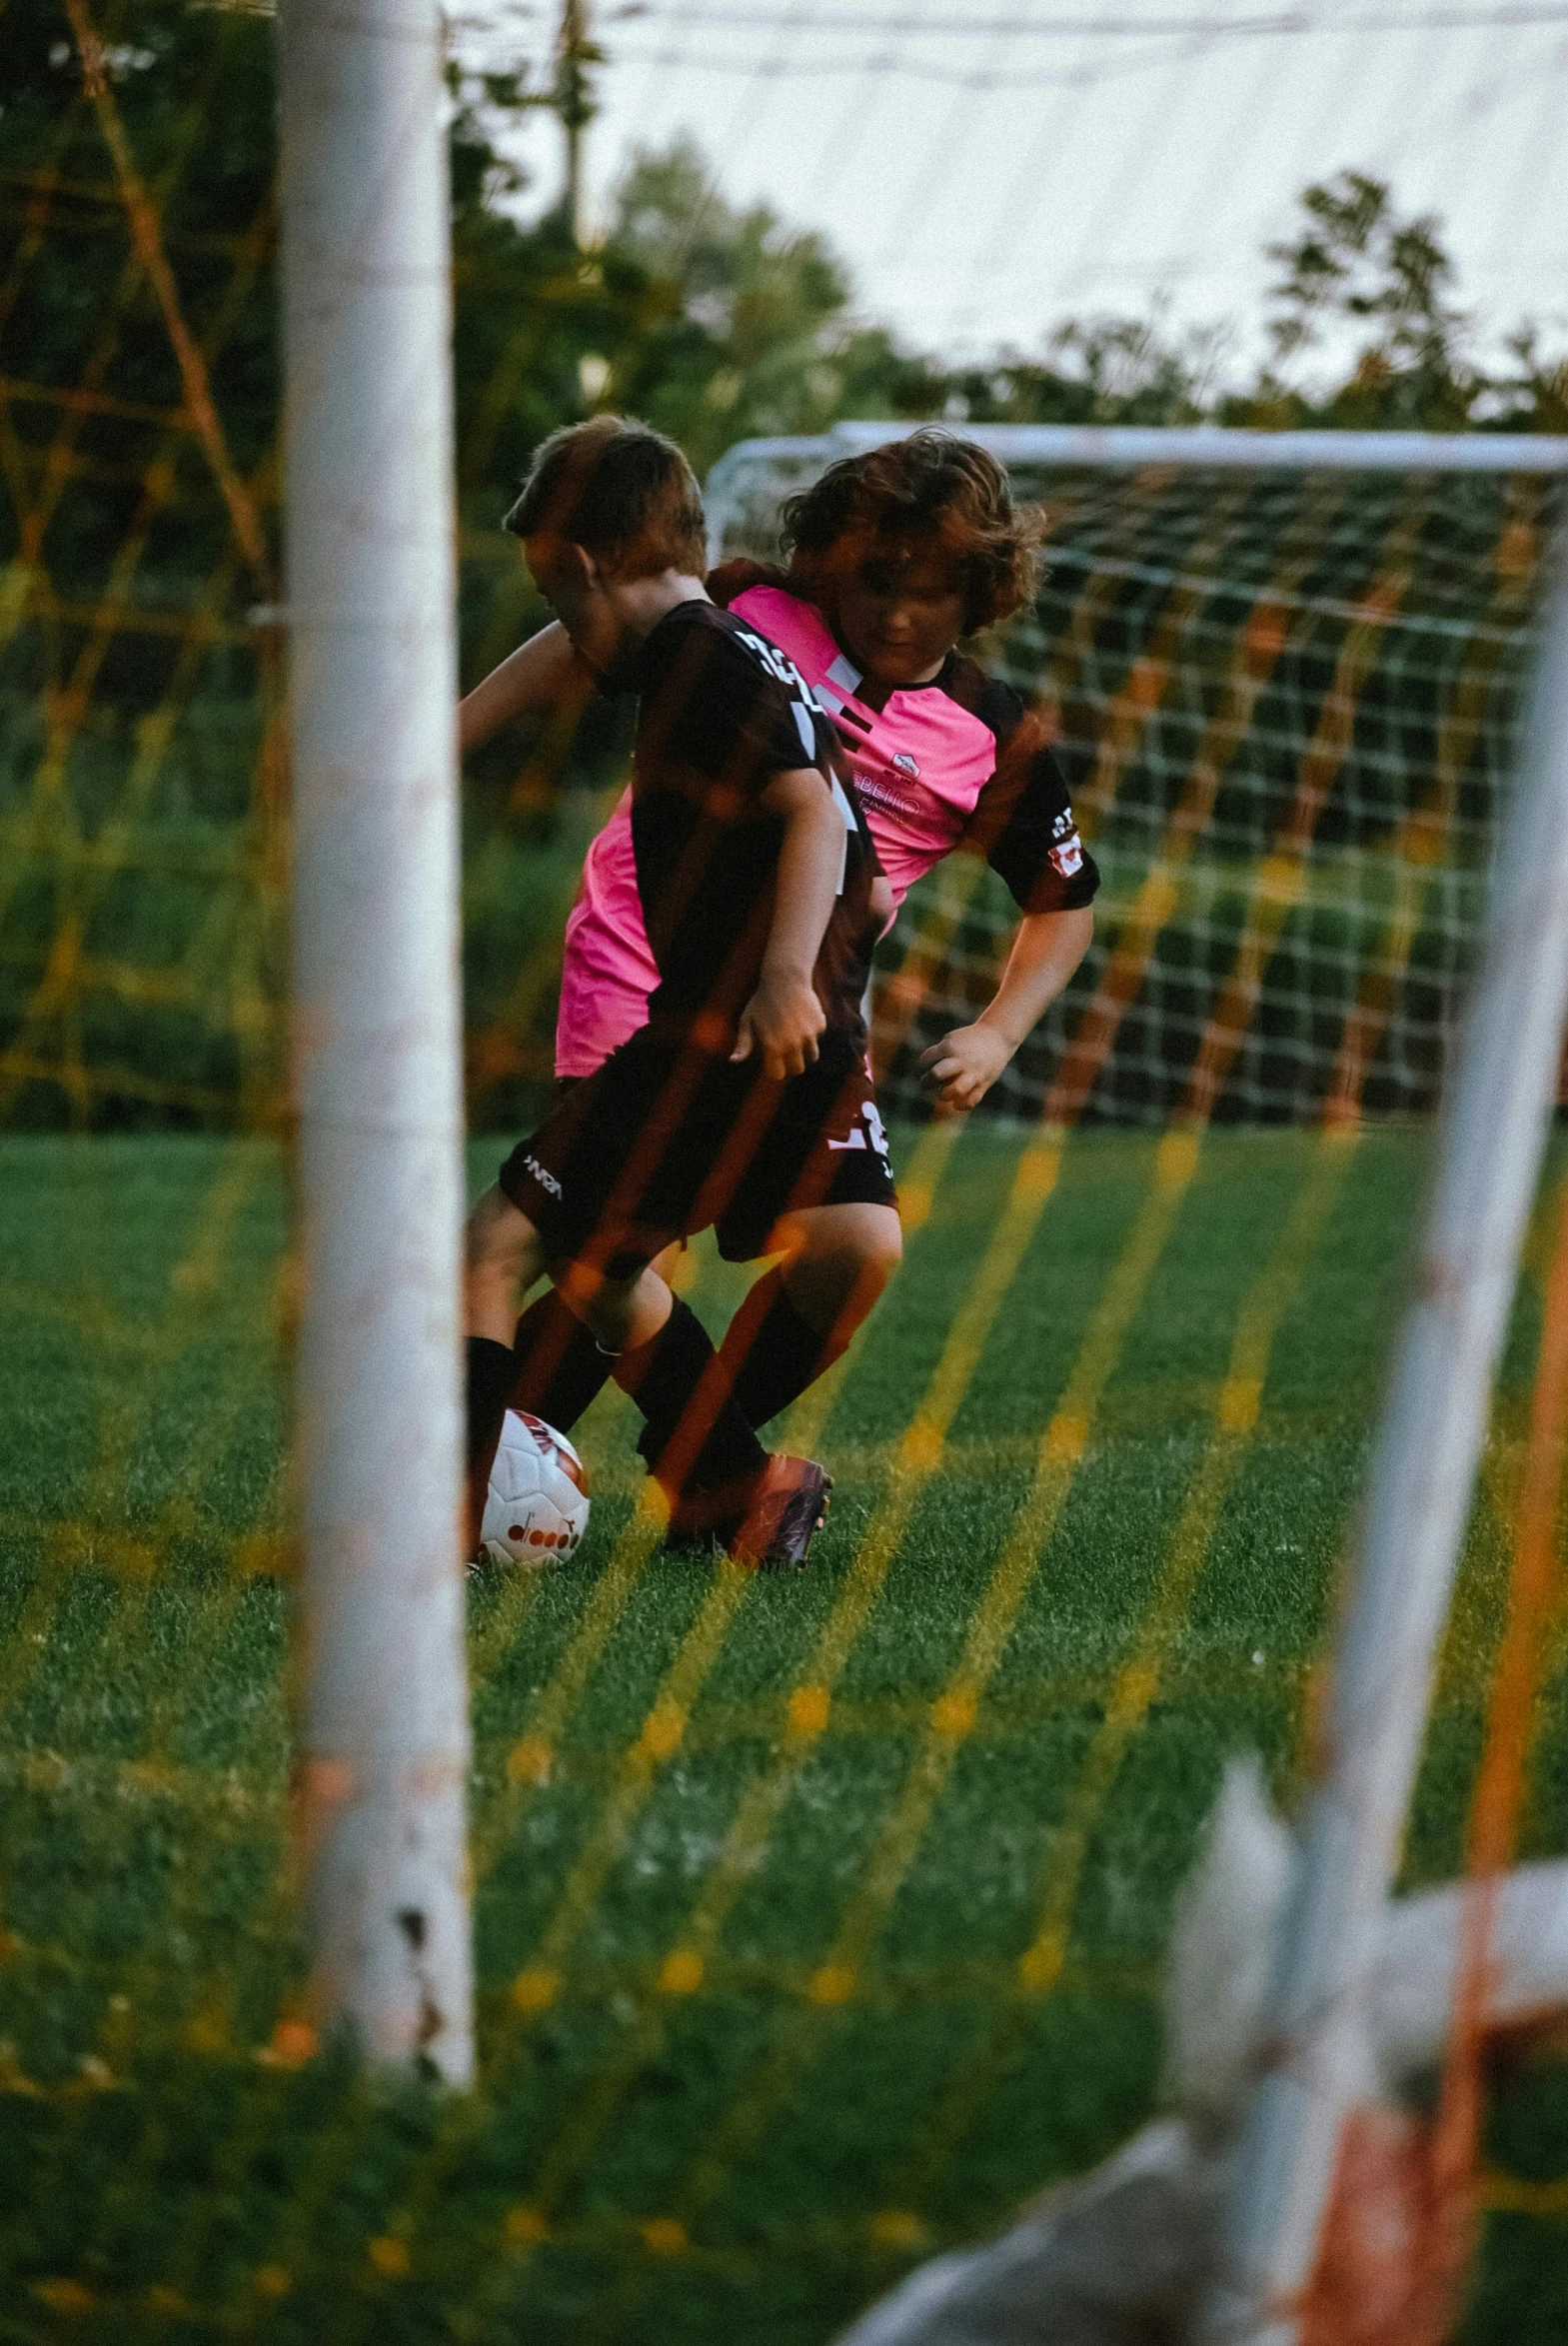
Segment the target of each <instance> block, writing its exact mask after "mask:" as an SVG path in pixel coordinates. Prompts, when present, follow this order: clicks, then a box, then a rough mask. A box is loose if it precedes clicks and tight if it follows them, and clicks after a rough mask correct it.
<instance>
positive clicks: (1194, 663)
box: [709, 425, 1564, 1124]
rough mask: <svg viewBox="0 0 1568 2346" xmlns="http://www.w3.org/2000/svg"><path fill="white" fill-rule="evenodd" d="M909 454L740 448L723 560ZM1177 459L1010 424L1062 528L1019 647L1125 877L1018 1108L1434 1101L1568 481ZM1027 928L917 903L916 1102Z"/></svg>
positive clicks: (1006, 637)
mask: <svg viewBox="0 0 1568 2346" xmlns="http://www.w3.org/2000/svg"><path fill="white" fill-rule="evenodd" d="M879 431H880V427H876V426H871V425H862V426H851V427H848V428H847V429H846V430H843V431H841V432H840V433H839V434H837V435H833V436H830V437H824V438H822V439H820V440H816V441H799V440H797V441H792V442H788V441H786V442H775V443H769V442H755V443H752V444H751V445H750V446H743V447H741V448H737V449H735V450H733V451H732V452H731V453H730V455H729V456H728V457H727V458H725V459H724V461H723V464H722V465H721V466H720V467H717V468H716V470H715V475H714V477H713V479H712V481H711V483H710V492H709V496H710V509H711V524H712V527H713V530H714V536H715V542H716V545H717V546H718V547H719V548H720V549H721V550H722V551H723V552H724V553H725V554H727V555H728V554H734V553H742V552H750V553H757V554H770V553H773V552H775V551H777V547H778V512H779V506H780V503H781V501H782V499H783V498H784V496H786V495H787V494H788V493H789V492H790V491H791V490H792V489H794V488H797V487H799V486H800V485H801V484H802V483H803V482H804V481H806V480H808V479H809V478H811V477H812V476H813V475H814V474H815V473H816V472H817V471H819V470H820V469H821V467H822V466H823V465H824V464H826V463H828V462H830V461H831V460H832V459H833V458H835V457H837V456H839V455H842V454H844V453H846V452H847V451H848V449H849V448H851V447H853V446H854V445H863V444H865V443H866V442H867V441H868V440H870V439H871V438H873V437H875V436H878V435H879ZM977 436H978V437H986V435H984V434H983V433H982V434H979V435H977ZM1083 437H1084V438H1085V439H1093V440H1097V441H1099V442H1100V443H1101V444H1104V443H1106V442H1108V441H1113V440H1114V439H1115V438H1116V435H1114V434H1108V435H1106V434H1095V435H1084V436H1083ZM1129 437H1131V436H1130V435H1129ZM1153 437H1154V436H1153V435H1151V434H1138V435H1136V438H1137V439H1138V440H1139V441H1140V442H1145V443H1146V442H1148V441H1150V440H1152V439H1153ZM1165 437H1166V438H1167V439H1168V442H1169V447H1170V450H1171V455H1170V457H1169V458H1168V459H1166V460H1163V461H1149V462H1144V463H1140V464H1138V465H1136V466H1135V467H1132V466H1128V465H1127V464H1125V463H1123V464H1121V465H1118V466H1116V467H1115V469H1111V467H1110V466H1107V465H1103V464H1100V465H1095V464H1092V463H1089V464H1085V463H1083V462H1082V461H1077V462H1063V461H1061V456H1060V454H1059V453H1057V450H1059V449H1064V448H1067V447H1070V445H1071V442H1072V441H1073V439H1074V438H1076V435H1073V434H1070V433H1061V432H1051V431H1043V430H1042V431H1039V432H1028V431H1023V430H1018V431H1012V432H1007V433H1001V434H998V435H996V442H997V448H998V453H1000V454H1003V455H1004V456H1006V457H1007V458H1008V461H1009V463H1010V469H1011V471H1012V475H1013V481H1014V487H1015V490H1016V492H1017V494H1018V495H1019V496H1020V497H1022V498H1025V499H1030V500H1038V501H1039V502H1040V503H1041V504H1042V505H1043V507H1044V509H1045V512H1046V514H1047V517H1048V521H1049V538H1048V547H1047V565H1046V573H1045V580H1044V585H1043V588H1042V591H1041V593H1040V595H1039V597H1038V599H1037V601H1036V603H1035V605H1034V607H1033V609H1032V610H1031V611H1030V612H1028V613H1026V614H1025V615H1024V616H1023V617H1022V618H1021V619H1020V620H1018V621H1016V622H1014V623H1013V625H1012V626H1010V627H1009V628H1008V629H1007V630H1006V631H1005V632H1004V633H1003V634H1002V636H1001V637H1000V639H999V640H998V642H997V643H996V644H994V645H993V646H992V647H990V650H989V657H990V659H991V662H992V664H993V665H995V666H997V667H999V668H1000V669H1001V670H1002V671H1003V672H1004V673H1005V674H1006V675H1007V676H1008V677H1009V678H1010V680H1011V681H1012V683H1013V684H1014V685H1015V686H1016V687H1017V688H1018V690H1019V691H1020V692H1021V693H1022V694H1023V695H1024V696H1025V697H1026V698H1027V699H1029V700H1031V701H1033V702H1034V703H1036V704H1037V705H1043V706H1044V707H1045V708H1047V709H1048V710H1050V711H1051V712H1053V713H1054V716H1055V723H1056V744H1057V751H1058V755H1059V756H1060V758H1061V759H1062V762H1063V764H1064V766H1065V768H1066V771H1067V774H1068V778H1069V781H1070V783H1071V785H1072V792H1073V799H1074V803H1075V806H1076V808H1077V810H1078V814H1079V818H1080V821H1081V823H1082V826H1083V829H1084V832H1085V834H1086V835H1087V837H1088V838H1089V839H1090V840H1091V841H1092V844H1093V848H1094V853H1095V856H1096V858H1097V859H1098V861H1099V864H1100V868H1101V871H1102V873H1103V876H1104V888H1103V891H1102V894H1101V897H1100V901H1099V908H1098V911H1099V920H1098V929H1097V935H1096V940H1095V945H1094V949H1093V951H1092V953H1091V954H1090V956H1089V958H1088V960H1087V962H1086V963H1085V965H1084V967H1083V969H1082V970H1081V971H1080V972H1079V974H1078V977H1077V979H1076V980H1075V981H1074V983H1073V985H1072V986H1071V987H1070V988H1069V989H1068V991H1067V993H1066V995H1065V996H1064V997H1063V998H1062V1000H1061V1001H1060V1002H1058V1003H1057V1005H1056V1006H1055V1008H1054V1009H1053V1010H1052V1012H1051V1014H1050V1016H1049V1018H1048V1019H1047V1020H1046V1021H1045V1022H1044V1023H1043V1024H1042V1026H1041V1027H1040V1028H1039V1029H1038V1030H1037V1032H1036V1033H1035V1035H1034V1036H1033V1037H1032V1038H1031V1040H1030V1041H1029V1042H1028V1043H1026V1044H1025V1045H1024V1047H1023V1049H1022V1050H1021V1051H1020V1052H1019V1054H1018V1057H1017V1059H1016V1060H1015V1062H1014V1063H1013V1066H1012V1067H1011V1069H1010V1070H1009V1071H1008V1073H1007V1075H1006V1077H1005V1078H1004V1079H1003V1081H1002V1083H1001V1084H1000V1085H998V1086H997V1091H996V1094H995V1095H993V1099H994V1100H995V1104H996V1106H997V1107H998V1108H1000V1109H1001V1110H1002V1111H1003V1112H1004V1113H1009V1114H1011V1115H1013V1116H1016V1117H1020V1118H1031V1119H1033V1118H1038V1117H1040V1116H1041V1115H1042V1114H1043V1115H1045V1116H1047V1117H1061V1118H1066V1119H1068V1120H1075V1119H1077V1118H1080V1117H1081V1118H1085V1119H1088V1120H1093V1121H1102V1122H1110V1123H1122V1124H1152V1123H1157V1122H1161V1121H1164V1120H1166V1119H1172V1118H1174V1119H1178V1120H1179V1119H1196V1120H1198V1121H1208V1120H1209V1119H1210V1118H1212V1119H1213V1120H1215V1121H1217V1122H1221V1123H1281V1122H1306V1121H1314V1120H1316V1119H1317V1118H1319V1117H1321V1116H1324V1115H1328V1116H1329V1117H1332V1116H1334V1115H1335V1113H1336V1110H1337V1112H1338V1113H1340V1114H1342V1115H1344V1116H1351V1115H1354V1114H1357V1113H1359V1112H1360V1111H1362V1110H1364V1111H1365V1112H1366V1113H1368V1114H1371V1115H1390V1114H1398V1113H1401V1112H1413V1111H1425V1110H1429V1109H1431V1108H1432V1107H1434V1106H1435V1104H1436V1100H1437V1094H1438V1089H1439V1085H1440V1082H1441V1078H1442V1071H1443V1066H1444V1061H1445V1056H1446V1053H1447V1049H1448V1045H1449V1042H1450V1039H1451V1036H1452V1033H1453V1029H1454V1023H1455V1018H1456V1015H1457V1011H1458V1007H1459V1002H1460V996H1461V989H1462V984H1463V980H1464V977H1465V974H1466V972H1467V971H1468V969H1469V967H1470V965H1471V963H1472V960H1473V958H1474V955H1475V952H1476V948H1477V945H1478V942H1479V938H1480V933H1481V926H1482V923H1483V920H1484V917H1485V909H1486V894H1487V880H1488V873H1489V868H1490V861H1491V855H1492V847H1493V842H1494V839H1495V836H1496V828H1497V822H1498V816H1499V812H1500V806H1501V795H1502V792H1503V788H1504V786H1505V783H1506V780H1507V777H1508V775H1509V773H1510V771H1511V764H1512V759H1513V754H1514V740H1515V733H1516V728H1517V723H1518V717H1519V711H1520V704H1521V696H1522V692H1523V689H1524V686H1525V684H1526V681H1527V678H1528V673H1529V667H1530V661H1531V656H1532V651H1533V643H1534V629H1535V616H1536V612H1537V608H1538V605H1539V599H1540V594H1541V589H1542V585H1543V566H1544V558H1545V552H1546V548H1547V545H1548V542H1549V539H1550V536H1551V531H1552V528H1553V526H1554V524H1555V522H1556V519H1557V517H1558V515H1559V513H1560V512H1561V510H1562V506H1563V495H1564V491H1563V478H1562V476H1561V474H1560V473H1559V474H1557V475H1555V476H1554V474H1553V473H1552V472H1551V471H1549V470H1535V469H1532V470H1529V471H1525V470H1518V471H1506V470H1499V471H1495V472H1493V471H1487V472H1479V471H1464V472H1461V471H1457V470H1444V469H1442V468H1443V466H1444V464H1445V461H1448V462H1452V458H1451V455H1450V452H1452V451H1454V449H1455V447H1456V444H1455V443H1454V442H1452V441H1449V442H1446V443H1444V442H1441V441H1431V440H1428V441H1427V442H1426V443H1425V445H1424V447H1420V448H1416V449H1413V450H1412V451H1411V455H1412V462H1411V463H1410V464H1409V466H1408V469H1399V470H1390V469H1384V468H1382V467H1379V469H1376V470H1372V469H1367V470H1365V471H1356V470H1349V469H1343V468H1342V467H1336V468H1335V469H1333V470H1329V469H1327V468H1326V467H1325V468H1316V469H1312V468H1309V466H1307V465H1300V466H1289V467H1287V466H1285V465H1283V464H1280V463H1277V462H1276V463H1271V464H1269V465H1267V466H1262V465H1259V466H1257V467H1256V468H1255V469H1236V468H1234V467H1232V466H1224V467H1221V466H1219V465H1216V464H1214V463H1213V462H1212V461H1210V462H1208V463H1205V462H1203V461H1202V459H1201V457H1200V456H1199V457H1195V458H1194V457H1190V456H1186V455H1184V453H1183V446H1182V444H1183V442H1184V441H1185V440H1187V438H1188V436H1187V435H1184V434H1172V435H1167V436H1165ZM1202 437H1208V438H1210V439H1211V437H1212V436H1202ZM1474 445H1475V444H1474V443H1473V442H1472V443H1469V444H1468V448H1472V449H1473V447H1474ZM1519 446H1520V444H1519V443H1518V442H1514V443H1512V444H1511V447H1512V450H1513V451H1517V450H1518V449H1519ZM1467 452H1468V450H1467ZM1503 453H1504V452H1503V451H1502V450H1501V449H1500V448H1499V450H1498V454H1499V455H1502V454H1503ZM1563 455H1564V452H1563V449H1562V444H1560V443H1550V442H1541V443H1536V445H1535V450H1534V451H1532V455H1531V458H1530V459H1529V460H1528V461H1530V462H1531V463H1532V464H1533V465H1539V464H1541V463H1542V462H1543V460H1544V462H1545V463H1546V464H1547V465H1550V464H1551V463H1552V462H1553V461H1554V459H1555V461H1556V462H1558V463H1559V464H1560V463H1561V462H1562V461H1563ZM1015 920H1016V912H1015V908H1014V907H1013V905H1012V903H1011V900H1010V898H1009V897H1008V895H1007V893H1006V890H1005V889H1004V887H1003V886H1002V884H1001V883H1000V882H999V881H998V880H997V879H996V878H995V877H994V875H992V874H991V873H989V872H988V871H985V870H984V869H983V868H982V867H980V866H979V865H978V864H977V863H975V862H974V860H973V859H969V858H962V859H956V860H952V861H949V862H948V863H946V864H944V865H942V866H941V867H940V868H939V869H938V870H937V872H936V873H934V874H933V875H932V876H931V877H930V879H929V880H927V881H926V882H925V883H923V884H922V886H921V887H920V888H919V889H917V890H916V891H914V892H913V894H912V895H911V897H910V900H909V902H908V905H907V906H906V908H905V911H904V913H903V916H902V918H901V920H900V922H899V925H898V929H897V931H896V932H895V933H894V936H893V938H892V939H890V940H889V944H888V947H887V948H885V949H884V956H883V959H884V965H885V966H884V970H883V980H882V985H881V989H880V996H879V1002H878V1014H877V1022H876V1024H877V1038H878V1045H879V1048H880V1052H881V1056H882V1060H883V1063H884V1067H885V1077H884V1082H885V1092H886V1098H887V1102H888V1104H889V1106H890V1108H891V1109H892V1110H893V1111H894V1112H908V1111H911V1110H915V1111H917V1108H918V1097H919V1095H918V1086H917V1081H916V1070H915V1060H916V1057H917V1054H918V1052H919V1051H920V1050H921V1049H922V1048H923V1047H924V1045H925V1044H926V1043H928V1042H930V1041H931V1040H932V1039H933V1038H934V1037H935V1036H938V1035H940V1034H941V1033H943V1032H944V1031H945V1029H946V1028H948V1027H950V1026H952V1025H954V1024H957V1023H960V1022H962V1021H964V1020H966V1019H968V1018H971V1017H972V1016H973V1015H974V1013H975V1012H976V1011H977V1010H978V1009H979V1008H980V1007H981V1005H982V1004H983V1003H984V1002H985V1001H986V1000H987V999H988V996H989V994H990V991H991V989H992V987H993V985H994V983H995V977H996V973H997V969H998V964H999V960H1000V957H1001V956H1002V954H1004V952H1005V950H1006V945H1007V941H1008V939H1009V937H1010V935H1011V931H1012V927H1013V924H1014V922H1015Z"/></svg>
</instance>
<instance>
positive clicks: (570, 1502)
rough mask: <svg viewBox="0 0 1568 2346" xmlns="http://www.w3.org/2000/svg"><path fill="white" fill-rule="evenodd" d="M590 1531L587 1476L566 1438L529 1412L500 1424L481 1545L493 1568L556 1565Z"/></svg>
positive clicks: (515, 1413) (515, 1411) (520, 1412)
mask: <svg viewBox="0 0 1568 2346" xmlns="http://www.w3.org/2000/svg"><path fill="white" fill-rule="evenodd" d="M587 1528H588V1476H587V1475H586V1474H585V1473H584V1471H583V1461H582V1459H581V1458H580V1457H579V1456H578V1454H577V1451H576V1450H575V1449H574V1448H573V1447H572V1444H571V1443H570V1442H569V1441H568V1439H567V1437H566V1435H565V1434H564V1433H558V1432H557V1431H556V1429H555V1427H554V1426H553V1425H547V1424H546V1423H545V1420H544V1418H543V1417H534V1416H531V1415H530V1414H529V1412H528V1411H527V1410H526V1409H509V1410H508V1411H507V1413H506V1416H505V1417H504V1418H503V1419H502V1421H501V1439H500V1441H499V1442H498V1443H497V1444H496V1459H495V1464H494V1465H493V1466H492V1467H491V1469H490V1487H489V1489H488V1490H487V1491H486V1493H485V1513H484V1517H483V1520H482V1521H481V1524H480V1533H479V1539H480V1545H481V1547H482V1548H483V1549H484V1551H485V1553H486V1555H488V1556H489V1558H490V1560H491V1562H492V1563H493V1564H553V1563H555V1562H556V1560H557V1558H558V1557H560V1556H565V1555H570V1554H571V1553H572V1551H573V1549H574V1548H575V1547H576V1546H577V1544H578V1541H579V1540H580V1539H581V1538H582V1536H583V1534H584V1532H585V1531H586V1530H587Z"/></svg>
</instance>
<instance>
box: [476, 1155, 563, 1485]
mask: <svg viewBox="0 0 1568 2346" xmlns="http://www.w3.org/2000/svg"><path fill="white" fill-rule="evenodd" d="M544 1267H545V1253H544V1245H543V1242H542V1240H541V1238H540V1234H539V1231H538V1230H537V1229H536V1227H535V1226H534V1223H533V1222H532V1221H531V1220H530V1219H529V1217H528V1215H527V1214H526V1213H524V1212H522V1211H521V1210H520V1208H519V1207H518V1206H516V1205H514V1204H513V1202H512V1200H511V1198H510V1197H508V1196H506V1195H505V1194H504V1193H503V1191H502V1190H501V1188H500V1187H499V1186H496V1187H492V1188H489V1189H487V1190H486V1191H485V1194H484V1196H483V1197H481V1198H480V1199H479V1201H478V1203H477V1204H476V1205H475V1207H474V1209H473V1211H472V1212H471V1213H470V1215H469V1218H468V1224H467V1227H466V1229H465V1231H464V1270H463V1315H464V1325H465V1327H466V1329H467V1331H468V1346H467V1351H468V1360H467V1367H468V1387H467V1429H466V1434H467V1438H466V1467H467V1474H468V1484H469V1500H470V1510H471V1512H474V1511H475V1509H476V1507H477V1499H478V1494H482V1493H483V1490H484V1486H485V1477H486V1475H487V1474H488V1473H489V1472H490V1463H491V1460H492V1458H494V1456H495V1454H496V1443H497V1441H498V1440H499V1439H500V1437H501V1420H502V1418H503V1417H504V1416H505V1415H506V1412H507V1406H508V1402H509V1400H510V1397H511V1393H512V1387H513V1384H514V1382H515V1381H516V1376H517V1361H516V1359H515V1357H514V1354H513V1350H512V1328H513V1322H514V1321H515V1319H516V1317H517V1307H518V1305H517V1299H518V1295H519V1293H520V1292H521V1291H522V1290H524V1289H526V1288H527V1287H530V1286H532V1284H533V1282H534V1280H535V1279H536V1278H538V1276H539V1275H540V1272H541V1271H542V1270H543V1269H544ZM476 1527H477V1515H476Z"/></svg>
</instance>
